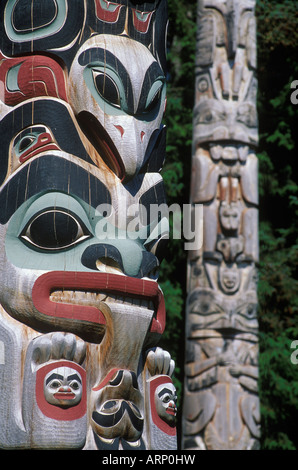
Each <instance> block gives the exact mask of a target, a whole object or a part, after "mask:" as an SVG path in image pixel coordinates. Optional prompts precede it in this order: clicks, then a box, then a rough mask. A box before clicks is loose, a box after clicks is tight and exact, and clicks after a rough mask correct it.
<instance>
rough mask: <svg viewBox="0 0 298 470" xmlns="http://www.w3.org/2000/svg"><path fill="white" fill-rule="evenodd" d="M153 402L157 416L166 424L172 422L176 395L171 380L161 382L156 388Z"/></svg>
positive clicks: (175, 409) (175, 410) (174, 414)
mask: <svg viewBox="0 0 298 470" xmlns="http://www.w3.org/2000/svg"><path fill="white" fill-rule="evenodd" d="M154 402H155V407H156V411H157V414H158V416H159V417H160V418H161V419H162V420H164V421H165V422H166V423H167V424H169V425H171V424H173V423H174V422H175V417H176V414H177V406H176V403H177V395H176V389H175V387H174V385H173V384H172V383H171V382H169V383H166V384H161V385H159V386H158V387H157V388H156V390H155V395H154Z"/></svg>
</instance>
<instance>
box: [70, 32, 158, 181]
mask: <svg viewBox="0 0 298 470" xmlns="http://www.w3.org/2000/svg"><path fill="white" fill-rule="evenodd" d="M128 51H129V52H128ZM69 80H70V83H69V86H70V89H69V94H70V103H71V105H72V107H73V109H74V111H75V113H76V115H77V118H78V121H79V123H80V125H81V127H82V129H83V130H84V131H85V133H86V135H87V136H88V137H89V139H90V140H91V141H92V142H94V143H95V147H96V148H97V149H98V150H99V153H100V154H101V156H102V158H103V159H104V160H105V161H106V163H107V164H108V166H109V167H110V168H112V169H113V171H114V172H115V173H116V174H117V175H118V176H119V177H120V179H122V180H123V179H127V178H131V177H132V176H134V175H135V174H136V173H138V171H139V170H140V168H141V167H142V166H143V165H144V164H145V162H146V161H147V160H148V158H149V156H150V153H151V151H152V149H153V147H154V145H155V143H156V140H157V137H158V134H159V131H160V126H161V119H162V116H163V113H164V106H165V77H164V74H163V71H162V69H161V68H160V66H159V65H158V63H157V62H156V60H155V59H154V57H153V56H152V55H151V53H150V52H149V51H148V49H147V48H146V47H144V46H143V45H142V44H140V43H137V42H134V41H132V40H131V39H129V38H127V37H123V36H109V35H103V34H101V35H96V36H92V37H91V38H90V39H89V40H87V41H86V42H85V44H84V45H83V46H82V47H81V49H80V50H79V51H78V53H77V55H76V57H75V59H74V63H73V66H72V67H71V70H70V76H69Z"/></svg>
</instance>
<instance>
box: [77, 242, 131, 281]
mask: <svg viewBox="0 0 298 470" xmlns="http://www.w3.org/2000/svg"><path fill="white" fill-rule="evenodd" d="M81 262H82V264H83V265H84V266H85V267H86V268H89V269H94V270H95V271H101V272H114V273H115V272H117V273H118V274H119V273H124V268H123V263H122V257H121V253H120V252H119V250H118V249H117V248H116V247H115V246H112V245H108V244H105V243H101V244H97V245H91V246H88V248H86V250H85V251H84V253H83V254H82V257H81Z"/></svg>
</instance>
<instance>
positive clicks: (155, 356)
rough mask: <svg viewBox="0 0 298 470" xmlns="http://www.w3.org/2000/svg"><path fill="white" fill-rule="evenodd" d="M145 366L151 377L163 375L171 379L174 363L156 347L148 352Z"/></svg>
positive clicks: (165, 352) (168, 355) (166, 353)
mask: <svg viewBox="0 0 298 470" xmlns="http://www.w3.org/2000/svg"><path fill="white" fill-rule="evenodd" d="M146 365H147V367H148V370H149V372H150V374H151V375H152V376H153V375H161V374H163V375H168V376H170V377H171V375H172V374H173V372H174V368H175V361H174V360H173V359H172V358H171V356H170V354H169V353H168V352H167V351H164V350H163V349H162V348H159V347H157V348H154V349H150V350H149V352H148V354H147V359H146Z"/></svg>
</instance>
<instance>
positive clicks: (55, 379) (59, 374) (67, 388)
mask: <svg viewBox="0 0 298 470" xmlns="http://www.w3.org/2000/svg"><path fill="white" fill-rule="evenodd" d="M82 391H83V388H82V377H81V375H80V374H79V372H78V371H76V370H74V369H71V368H70V367H58V368H57V369H55V370H51V371H50V372H49V373H48V374H47V375H46V376H45V379H44V395H45V399H46V401H47V402H48V403H50V404H51V405H56V406H62V407H70V406H74V405H77V404H78V403H79V402H80V401H81V398H82Z"/></svg>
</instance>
